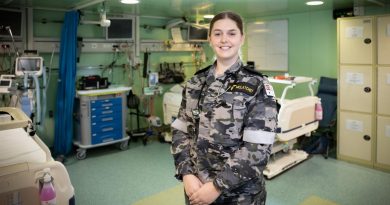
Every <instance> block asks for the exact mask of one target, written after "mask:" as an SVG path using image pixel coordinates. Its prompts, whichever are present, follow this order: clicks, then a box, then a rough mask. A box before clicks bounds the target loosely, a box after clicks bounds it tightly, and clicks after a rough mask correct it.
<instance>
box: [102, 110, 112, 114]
mask: <svg viewBox="0 0 390 205" xmlns="http://www.w3.org/2000/svg"><path fill="white" fill-rule="evenodd" d="M102 113H103V114H111V113H113V111H112V110H107V111H103V112H102Z"/></svg>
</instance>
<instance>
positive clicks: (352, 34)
mask: <svg viewBox="0 0 390 205" xmlns="http://www.w3.org/2000/svg"><path fill="white" fill-rule="evenodd" d="M363 30H364V29H363V27H361V26H354V27H352V26H351V27H347V28H346V29H345V37H347V38H363Z"/></svg>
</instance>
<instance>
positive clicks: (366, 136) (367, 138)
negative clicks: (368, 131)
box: [363, 135, 371, 141]
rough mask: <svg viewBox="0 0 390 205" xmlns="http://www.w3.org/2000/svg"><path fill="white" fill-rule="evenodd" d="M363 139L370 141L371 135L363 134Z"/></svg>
mask: <svg viewBox="0 0 390 205" xmlns="http://www.w3.org/2000/svg"><path fill="white" fill-rule="evenodd" d="M363 139H364V140H366V141H370V139H371V137H370V136H369V135H364V136H363Z"/></svg>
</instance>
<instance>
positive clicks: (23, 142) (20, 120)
mask: <svg viewBox="0 0 390 205" xmlns="http://www.w3.org/2000/svg"><path fill="white" fill-rule="evenodd" d="M45 168H50V175H51V176H52V178H53V185H54V188H55V191H56V201H57V203H56V204H61V205H62V204H69V205H73V204H75V198H74V188H73V186H72V184H71V182H70V178H69V175H68V172H67V171H66V169H65V167H64V165H63V164H62V163H60V162H57V161H54V160H53V158H52V157H51V153H50V150H49V149H48V147H47V146H46V145H45V144H44V143H43V142H42V141H41V139H40V138H39V137H38V136H37V135H36V134H35V132H34V130H33V129H32V127H31V121H30V119H29V118H28V117H27V116H26V115H25V114H24V113H23V112H22V111H21V110H20V109H17V108H9V107H1V108H0V204H1V205H14V204H15V205H16V204H18V205H19V204H23V205H35V204H40V199H39V187H40V179H41V178H42V177H43V175H44V169H45ZM46 171H47V169H46Z"/></svg>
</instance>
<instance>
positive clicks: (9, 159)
mask: <svg viewBox="0 0 390 205" xmlns="http://www.w3.org/2000/svg"><path fill="white" fill-rule="evenodd" d="M23 162H30V163H43V162H46V153H45V152H44V150H43V149H42V148H41V147H40V146H39V145H38V144H37V143H36V142H35V140H34V139H33V138H32V137H31V136H29V135H28V133H27V132H26V131H24V129H23V128H16V129H9V130H2V131H0V167H4V166H8V165H13V164H19V163H23Z"/></svg>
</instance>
